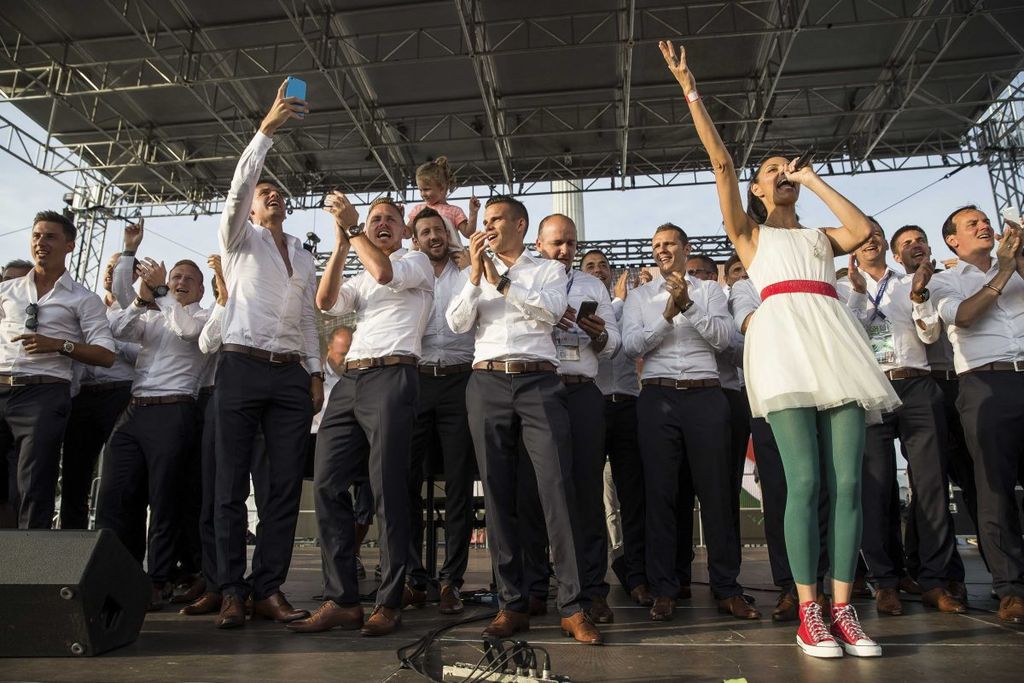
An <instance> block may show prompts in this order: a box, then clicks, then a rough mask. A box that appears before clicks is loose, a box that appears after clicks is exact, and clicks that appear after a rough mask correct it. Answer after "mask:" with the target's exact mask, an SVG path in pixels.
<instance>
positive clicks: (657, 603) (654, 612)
mask: <svg viewBox="0 0 1024 683" xmlns="http://www.w3.org/2000/svg"><path fill="white" fill-rule="evenodd" d="M675 609H676V601H675V600H673V599H672V598H662V597H658V598H654V607H652V608H651V621H672V613H673V612H675Z"/></svg>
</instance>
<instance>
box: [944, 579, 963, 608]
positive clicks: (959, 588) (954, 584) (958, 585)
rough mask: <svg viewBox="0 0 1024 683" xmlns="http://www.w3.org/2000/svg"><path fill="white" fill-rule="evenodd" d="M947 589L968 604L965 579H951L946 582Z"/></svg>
mask: <svg viewBox="0 0 1024 683" xmlns="http://www.w3.org/2000/svg"><path fill="white" fill-rule="evenodd" d="M946 590H948V591H949V594H950V595H952V596H953V597H954V598H956V599H957V600H959V601H960V602H962V603H963V604H964V605H966V604H967V586H966V585H965V584H964V582H963V581H950V582H949V583H948V584H946Z"/></svg>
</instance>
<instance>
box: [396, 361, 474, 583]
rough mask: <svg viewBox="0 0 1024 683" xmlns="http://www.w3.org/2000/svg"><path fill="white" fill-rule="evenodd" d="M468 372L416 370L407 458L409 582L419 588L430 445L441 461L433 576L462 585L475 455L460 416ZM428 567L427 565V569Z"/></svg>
mask: <svg viewBox="0 0 1024 683" xmlns="http://www.w3.org/2000/svg"><path fill="white" fill-rule="evenodd" d="M469 375H470V373H469V372H463V373H459V374H457V375H449V376H447V377H432V376H430V375H423V374H421V375H420V379H419V382H420V400H419V407H418V409H417V414H416V429H415V430H414V432H413V437H412V451H411V458H410V461H409V513H410V529H409V532H410V533H409V536H410V538H411V540H412V542H411V543H410V545H409V567H408V571H409V583H411V584H412V585H413V586H415V587H417V588H419V589H422V588H424V587H425V586H426V585H427V581H428V579H429V578H430V573H429V572H428V571H427V569H426V568H425V567H424V566H423V498H422V493H421V492H422V490H423V481H424V477H425V474H426V470H425V466H426V464H427V457H426V456H427V454H428V453H429V452H430V451H431V448H432V446H433V445H434V444H436V445H437V446H439V447H440V450H441V457H442V458H443V461H444V543H445V557H444V564H443V565H442V566H441V571H440V572H439V574H438V578H439V579H440V580H441V581H442V582H444V583H451V584H454V585H455V586H459V587H461V586H462V577H463V576H464V575H465V573H466V565H467V564H468V563H469V539H470V536H471V535H472V532H473V480H474V479H475V477H476V459H475V457H474V455H473V437H472V435H471V434H470V433H469V422H467V420H466V384H467V383H468V382H469ZM433 569H434V568H433V567H431V568H430V570H431V571H433Z"/></svg>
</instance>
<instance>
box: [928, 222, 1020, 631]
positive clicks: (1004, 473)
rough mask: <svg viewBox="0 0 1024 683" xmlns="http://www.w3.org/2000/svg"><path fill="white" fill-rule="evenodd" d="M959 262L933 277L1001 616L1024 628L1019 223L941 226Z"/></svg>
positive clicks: (983, 541) (980, 531) (981, 536)
mask: <svg viewBox="0 0 1024 683" xmlns="http://www.w3.org/2000/svg"><path fill="white" fill-rule="evenodd" d="M942 234H943V237H944V238H945V240H946V244H948V245H949V247H950V248H951V249H952V250H953V251H954V252H955V253H956V255H957V257H958V258H959V262H958V263H957V264H956V266H954V267H953V268H951V269H949V270H946V271H943V272H941V273H937V274H936V275H935V276H934V277H933V278H932V281H931V286H930V288H931V290H932V298H933V299H935V300H936V301H937V302H938V304H937V309H938V313H939V317H940V318H941V319H942V322H943V323H945V325H946V330H947V334H948V335H949V341H950V343H951V344H952V345H953V354H954V356H953V363H954V366H955V367H956V371H957V374H958V375H959V376H960V396H959V397H958V399H957V407H959V408H960V415H961V418H962V420H963V426H964V434H965V436H966V438H967V445H968V447H969V448H970V451H971V455H973V456H974V473H975V482H976V484H977V487H978V536H979V539H980V541H981V544H982V545H983V546H984V548H985V559H986V560H987V562H988V565H989V569H990V570H991V571H992V585H993V588H994V589H995V591H996V593H997V594H998V595H999V598H1000V602H999V618H1000V619H1002V620H1003V621H1007V622H1010V623H1014V624H1022V623H1024V543H1022V540H1021V524H1020V515H1019V510H1018V509H1017V505H1016V499H1015V497H1014V488H1015V487H1016V484H1017V481H1018V479H1019V478H1020V467H1021V460H1022V457H1024V254H1022V253H1021V249H1022V239H1021V229H1020V226H1019V225H1016V224H1010V223H1007V225H1006V227H1005V230H1004V232H1003V235H1002V237H1001V238H1000V239H999V246H998V249H996V253H995V258H993V257H992V249H993V247H994V246H995V242H996V240H995V231H994V230H993V229H992V224H991V222H990V221H989V219H988V217H987V216H986V215H985V214H984V213H983V212H982V211H979V210H978V209H977V208H976V207H974V206H966V207H962V208H959V209H957V210H956V211H954V212H953V213H951V214H950V215H949V218H947V219H946V221H945V223H943V225H942Z"/></svg>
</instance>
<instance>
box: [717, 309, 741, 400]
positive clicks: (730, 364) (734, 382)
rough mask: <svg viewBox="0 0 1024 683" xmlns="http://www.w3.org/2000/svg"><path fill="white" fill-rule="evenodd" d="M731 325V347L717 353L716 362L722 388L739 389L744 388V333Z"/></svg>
mask: <svg viewBox="0 0 1024 683" xmlns="http://www.w3.org/2000/svg"><path fill="white" fill-rule="evenodd" d="M722 293H723V294H724V293H725V292H722ZM729 327H730V330H729V332H730V338H729V348H727V349H726V350H725V351H719V352H718V353H716V354H715V363H716V364H717V365H718V379H719V381H720V382H721V383H722V388H723V389H732V390H733V391H739V390H741V389H742V388H743V335H742V334H740V332H739V330H737V329H733V326H732V325H730V326H729Z"/></svg>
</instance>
